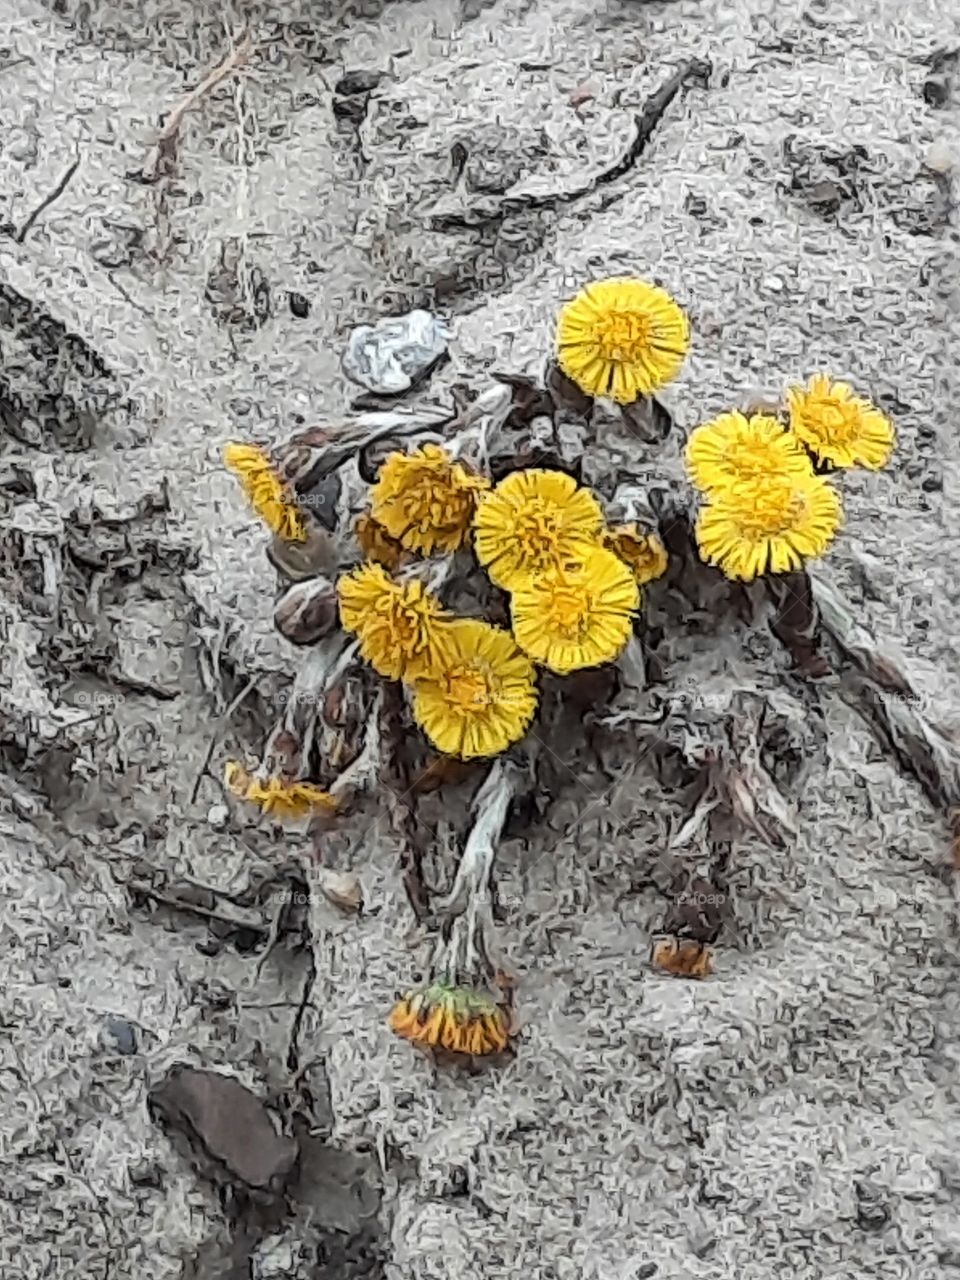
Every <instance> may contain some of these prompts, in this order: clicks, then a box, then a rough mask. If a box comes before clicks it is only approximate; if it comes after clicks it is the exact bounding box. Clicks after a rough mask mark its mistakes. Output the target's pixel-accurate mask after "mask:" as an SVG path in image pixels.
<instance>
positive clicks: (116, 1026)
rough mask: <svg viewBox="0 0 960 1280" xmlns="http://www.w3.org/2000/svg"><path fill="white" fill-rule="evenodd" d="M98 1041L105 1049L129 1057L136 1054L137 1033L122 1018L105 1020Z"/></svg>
mask: <svg viewBox="0 0 960 1280" xmlns="http://www.w3.org/2000/svg"><path fill="white" fill-rule="evenodd" d="M100 1041H101V1043H102V1045H103V1047H104V1048H105V1049H108V1050H112V1051H113V1052H114V1053H120V1054H123V1055H124V1056H125V1057H129V1056H130V1055H131V1054H134V1053H136V1052H137V1031H136V1028H135V1027H134V1026H132V1025H131V1024H130V1023H129V1022H127V1021H125V1020H124V1019H123V1018H107V1020H106V1022H105V1023H104V1024H103V1027H102V1028H101V1031H100Z"/></svg>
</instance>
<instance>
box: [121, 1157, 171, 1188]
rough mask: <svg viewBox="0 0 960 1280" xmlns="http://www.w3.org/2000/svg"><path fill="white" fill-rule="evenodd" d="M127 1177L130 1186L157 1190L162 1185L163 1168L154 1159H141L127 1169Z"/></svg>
mask: <svg viewBox="0 0 960 1280" xmlns="http://www.w3.org/2000/svg"><path fill="white" fill-rule="evenodd" d="M127 1177H128V1178H129V1179H130V1185H131V1186H132V1187H152V1188H153V1189H155V1190H159V1189H160V1188H161V1187H162V1186H163V1170H162V1169H161V1168H160V1166H159V1165H158V1164H157V1162H156V1160H141V1161H140V1162H139V1163H138V1164H132V1165H130V1166H129V1167H128V1169H127Z"/></svg>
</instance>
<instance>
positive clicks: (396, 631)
mask: <svg viewBox="0 0 960 1280" xmlns="http://www.w3.org/2000/svg"><path fill="white" fill-rule="evenodd" d="M337 596H338V598H339V601H340V621H341V623H342V625H343V628H344V630H345V631H349V632H351V633H352V634H353V635H355V636H356V637H357V639H358V640H359V641H360V654H361V656H362V657H363V659H364V661H366V662H369V663H370V665H371V667H373V669H374V670H375V671H378V672H379V673H380V675H382V676H386V677H387V679H388V680H399V679H401V678H407V677H411V676H416V675H425V674H428V673H429V672H431V671H433V670H435V669H437V668H438V667H439V666H440V665H441V661H442V643H443V631H444V620H445V619H447V618H449V617H450V615H449V614H448V613H447V612H446V610H445V609H444V608H443V607H442V605H441V604H440V601H439V600H437V598H436V597H435V596H432V595H431V594H430V592H429V591H428V590H427V589H426V587H425V586H424V584H423V583H422V582H417V581H411V582H396V581H394V579H393V578H391V577H390V575H389V574H388V573H387V572H386V570H385V569H384V568H383V567H382V565H379V564H362V565H361V566H360V567H359V568H358V569H354V570H353V572H352V573H348V574H345V575H344V576H343V577H342V578H341V579H340V581H339V582H338V583H337Z"/></svg>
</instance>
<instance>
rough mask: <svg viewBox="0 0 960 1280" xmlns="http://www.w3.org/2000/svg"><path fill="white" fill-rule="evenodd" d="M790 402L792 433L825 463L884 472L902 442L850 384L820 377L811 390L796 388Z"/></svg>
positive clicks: (788, 399) (789, 398) (824, 376)
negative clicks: (896, 446) (898, 441)
mask: <svg viewBox="0 0 960 1280" xmlns="http://www.w3.org/2000/svg"><path fill="white" fill-rule="evenodd" d="M787 403H788V405H789V407H790V428H791V430H792V431H793V432H794V434H795V435H796V437H797V439H798V440H800V441H801V442H802V443H803V444H805V445H806V446H807V448H808V449H809V450H810V451H811V452H812V453H814V454H816V456H817V458H818V459H819V460H820V461H821V462H829V463H832V465H833V466H835V467H857V466H859V467H868V468H869V469H870V470H871V471H878V470H879V469H880V468H881V467H885V466H886V465H887V463H888V462H889V461H890V455H891V453H892V452H893V447H894V444H895V442H896V438H895V434H894V430H893V425H892V424H891V422H890V420H889V418H886V417H885V416H884V415H883V414H882V413H881V412H880V410H879V409H876V408H874V406H873V405H872V404H871V403H870V401H869V400H862V399H860V398H859V397H858V396H855V395H854V394H853V389H852V387H850V386H848V384H847V383H846V382H831V381H830V379H829V378H828V377H827V376H826V374H823V373H818V374H816V375H814V377H813V378H811V379H810V384H809V386H807V387H791V388H790V389H789V390H788V392H787Z"/></svg>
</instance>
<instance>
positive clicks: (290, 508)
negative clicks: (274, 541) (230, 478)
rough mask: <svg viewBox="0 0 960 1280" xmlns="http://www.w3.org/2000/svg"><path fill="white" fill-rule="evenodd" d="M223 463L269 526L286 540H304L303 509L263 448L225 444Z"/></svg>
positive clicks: (250, 445)
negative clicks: (295, 500)
mask: <svg viewBox="0 0 960 1280" xmlns="http://www.w3.org/2000/svg"><path fill="white" fill-rule="evenodd" d="M223 463H224V466H225V467H226V468H227V470H228V471H230V472H232V473H233V475H235V476H236V477H237V479H238V480H239V482H240V487H241V489H242V490H243V492H244V495H245V496H246V499H247V501H248V502H249V503H250V505H251V507H252V508H253V509H254V511H255V512H256V513H257V515H258V516H259V517H260V519H261V520H262V521H263V522H264V524H265V525H266V526H267V527H268V528H269V529H271V530H272V531H273V532H274V533H275V534H276V535H277V536H278V537H279V538H283V539H284V540H285V541H286V542H304V541H305V540H306V536H307V532H306V525H305V523H304V518H303V512H302V511H301V510H300V509H299V507H298V506H297V505H296V503H295V502H294V500H293V498H292V497H291V495H290V491H289V490H288V488H287V486H286V485H285V484H284V483H283V481H282V480H281V479H280V477H279V475H278V474H277V472H276V470H275V469H274V466H273V463H272V462H271V461H270V459H269V457H268V456H267V454H266V453H265V452H264V450H263V449H258V448H257V446H256V445H252V444H228V445H225V446H224V449H223Z"/></svg>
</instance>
